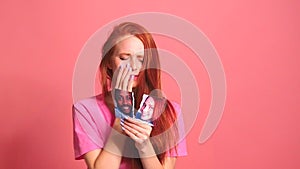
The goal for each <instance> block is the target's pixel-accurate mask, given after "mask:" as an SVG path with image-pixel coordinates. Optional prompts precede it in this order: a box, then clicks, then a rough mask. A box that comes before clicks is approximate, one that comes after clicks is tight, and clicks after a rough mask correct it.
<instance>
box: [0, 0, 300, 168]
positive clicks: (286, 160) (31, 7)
mask: <svg viewBox="0 0 300 169" xmlns="http://www.w3.org/2000/svg"><path fill="white" fill-rule="evenodd" d="M0 6H1V7H0V8H1V10H0V17H1V28H0V30H1V31H0V37H1V45H0V46H1V50H0V51H1V61H0V67H1V71H0V77H1V88H0V93H1V100H0V104H1V118H0V125H1V130H0V136H1V139H0V168H13V169H32V168H34V169H38V168H43V169H53V168H72V169H80V168H85V165H84V162H83V161H75V160H74V155H73V147H72V119H71V106H72V75H73V69H74V65H75V62H76V58H77V56H78V54H79V52H80V50H81V48H82V47H83V45H84V44H85V42H86V41H87V39H88V38H89V37H90V36H91V35H92V34H93V33H94V32H95V31H96V30H98V29H99V28H100V27H101V26H103V25H104V24H106V23H108V22H110V21H111V20H114V19H117V18H119V17H122V16H124V15H128V14H131V13H136V12H150V11H155V12H166V13H170V14H173V15H177V16H180V17H182V18H185V19H187V20H189V21H190V22H192V23H193V24H195V25H196V26H197V27H199V28H200V29H201V30H202V31H203V32H204V33H205V34H206V35H207V36H208V38H209V39H210V40H211V42H212V43H213V44H214V46H215V48H216V49H217V51H218V53H219V55H220V58H221V60H222V63H223V66H224V70H225V74H226V79H227V100H226V106H225V111H224V115H223V118H222V120H221V122H220V124H219V126H218V128H217V130H216V132H215V133H214V134H213V135H212V137H211V138H210V139H209V140H208V141H207V142H205V143H204V144H199V143H198V138H199V133H200V131H201V128H202V127H203V122H204V120H205V118H206V116H207V112H208V109H209V105H210V99H211V98H210V97H211V93H210V92H211V91H210V87H209V79H208V76H207V73H206V72H205V69H204V68H203V67H201V66H198V65H197V64H199V63H193V62H192V61H191V60H189V59H190V58H189V57H187V56H185V55H182V58H184V59H185V60H186V61H187V62H188V64H189V66H190V67H191V69H192V70H193V72H194V74H195V77H196V78H197V80H198V85H199V90H200V94H201V103H200V114H199V116H198V118H197V120H196V125H195V126H194V127H193V129H192V130H191V132H190V133H189V134H188V136H187V142H188V151H189V156H187V157H184V158H180V159H178V162H177V168H202V169H228V168H231V169H241V168H243V169H253V168H255V169H267V168H269V169H275V168H276V169H281V168H289V169H291V168H300V162H299V156H300V132H299V131H300V125H299V120H300V115H299V110H300V106H299V100H300V95H299V92H300V79H299V78H300V73H299V68H298V67H299V61H300V59H299V56H300V48H299V44H300V32H299V30H300V23H299V10H300V1H298V0H289V1H284V0H272V1H271V0H265V1H258V0H252V1H244V2H242V1H237V0H236V1H233V0H230V1H226V2H225V1H224V2H220V1H215V0H213V1H198V2H192V1H188V0H185V1H183V2H175V1H169V0H165V1H158V0H154V1H137V0H131V1H126V2H123V1H121V2H116V1H113V0H112V1H107V2H105V3H103V2H100V1H89V2H87V1H80V2H79V1H66V0H65V1H56V2H53V1H48V2H47V1H45V2H42V1H37V0H35V1H19V2H16V1H1V2H0ZM182 31H184V30H182ZM158 44H159V45H160V47H162V48H168V47H169V48H170V46H168V44H164V43H159V42H158ZM171 81H172V79H171V78H167V80H164V82H171ZM173 88H177V86H176V85H173ZM170 91H172V90H170V88H169V89H166V93H167V94H168V96H169V97H172V96H173V95H172V93H171V92H170ZM173 97H175V100H176V99H178V96H177V95H174V96H173ZM205 112H206V113H205ZM187 113H188V112H187Z"/></svg>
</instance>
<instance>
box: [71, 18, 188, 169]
mask: <svg viewBox="0 0 300 169" xmlns="http://www.w3.org/2000/svg"><path fill="white" fill-rule="evenodd" d="M99 69H100V72H101V73H100V75H101V77H100V78H101V86H102V94H100V95H97V96H94V97H91V98H87V99H84V100H81V101H79V102H77V103H75V104H74V105H73V122H74V123H73V124H74V150H75V157H76V159H85V162H86V164H87V166H88V168H89V169H106V168H109V169H118V168H122V169H128V168H133V169H141V168H145V169H160V168H165V169H167V168H168V169H169V168H175V161H176V158H177V157H178V156H184V155H186V145H185V141H184V139H183V138H182V131H183V124H182V121H181V120H178V114H179V113H180V107H179V106H178V105H177V104H175V103H173V102H172V103H171V102H170V101H169V100H167V99H165V98H164V97H163V96H162V95H161V94H160V92H157V91H160V90H161V79H160V78H161V75H160V62H159V56H158V51H157V48H156V44H155V42H154V40H153V37H152V35H151V34H150V33H149V32H148V31H147V30H146V29H145V28H143V27H142V26H140V25H138V24H136V23H131V22H125V23H121V24H119V25H117V26H116V27H115V28H114V30H113V32H112V33H111V34H110V36H109V37H108V39H107V41H106V42H105V44H104V46H103V48H102V60H101V63H100V68H99ZM115 89H119V90H123V91H128V92H132V93H133V96H134V108H135V110H138V108H139V107H138V106H139V105H140V103H141V101H142V97H143V94H148V95H151V96H153V97H155V98H156V99H155V100H157V106H155V108H154V111H155V112H154V115H155V116H156V117H155V118H154V120H153V121H152V123H153V127H152V126H150V125H148V124H146V123H142V122H141V121H139V120H136V119H134V118H130V117H127V118H125V119H123V120H122V122H121V120H120V118H115V112H114V100H113V97H112V96H113V94H114V90H115ZM182 139H183V141H182Z"/></svg>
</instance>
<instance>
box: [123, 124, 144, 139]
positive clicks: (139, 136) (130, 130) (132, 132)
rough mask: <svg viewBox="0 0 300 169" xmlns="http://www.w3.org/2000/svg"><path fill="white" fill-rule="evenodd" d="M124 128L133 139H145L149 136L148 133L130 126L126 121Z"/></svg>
mask: <svg viewBox="0 0 300 169" xmlns="http://www.w3.org/2000/svg"><path fill="white" fill-rule="evenodd" d="M124 129H125V132H126V131H128V132H127V133H128V135H129V136H130V137H131V138H132V139H135V140H136V139H142V140H145V139H147V138H148V136H147V135H145V134H143V133H140V132H139V131H137V130H135V129H134V128H132V127H130V126H128V125H127V124H126V123H124Z"/></svg>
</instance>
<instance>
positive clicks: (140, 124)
mask: <svg viewBox="0 0 300 169" xmlns="http://www.w3.org/2000/svg"><path fill="white" fill-rule="evenodd" d="M125 121H128V122H130V123H133V124H135V125H138V126H140V127H141V128H145V129H149V128H151V129H152V127H151V126H150V125H149V124H148V123H147V122H144V121H141V120H137V119H133V118H130V117H126V118H125Z"/></svg>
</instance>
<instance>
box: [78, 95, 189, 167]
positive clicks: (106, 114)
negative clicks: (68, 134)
mask: <svg viewBox="0 0 300 169" xmlns="http://www.w3.org/2000/svg"><path fill="white" fill-rule="evenodd" d="M172 105H173V107H174V109H175V111H176V112H177V117H178V119H177V123H178V130H179V137H180V138H182V140H181V141H180V142H179V143H178V144H177V146H176V150H177V153H176V151H175V149H174V148H172V149H170V150H169V151H168V152H167V156H170V157H177V156H185V155H187V150H186V142H185V139H184V125H183V120H182V116H180V114H181V112H180V106H179V105H178V104H175V103H172ZM114 119H115V116H114V115H113V113H111V112H110V111H109V109H108V107H107V106H106V104H105V102H104V98H103V95H102V94H100V95H97V96H93V97H90V98H87V99H83V100H80V101H78V102H77V103H75V104H74V105H73V125H74V126H73V129H74V131H73V132H74V151H75V159H76V160H79V159H83V155H84V154H85V153H87V152H89V151H92V150H95V149H102V148H103V147H104V145H105V143H106V141H107V138H108V135H109V133H110V131H111V128H112V127H111V126H112V125H113V122H114ZM128 168H130V160H129V159H128V158H125V157H123V158H122V161H121V165H120V169H128Z"/></svg>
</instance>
